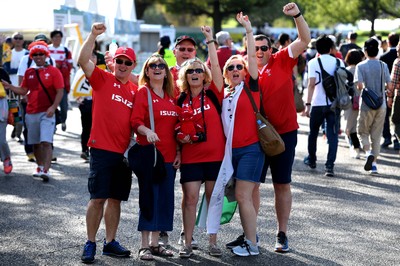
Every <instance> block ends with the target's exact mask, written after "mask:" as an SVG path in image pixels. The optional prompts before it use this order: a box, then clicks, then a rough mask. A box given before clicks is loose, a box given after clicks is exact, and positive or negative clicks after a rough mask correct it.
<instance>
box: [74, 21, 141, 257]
mask: <svg viewBox="0 0 400 266" xmlns="http://www.w3.org/2000/svg"><path fill="white" fill-rule="evenodd" d="M105 31H106V26H105V25H104V24H103V23H94V24H93V25H92V29H91V32H90V34H89V35H88V37H87V39H86V41H85V42H84V43H83V45H82V48H81V51H80V54H79V60H78V63H79V65H80V66H81V67H82V70H83V71H84V73H85V76H86V78H87V79H88V80H89V82H90V85H91V86H92V95H93V115H92V119H93V124H92V130H91V132H90V139H89V142H88V146H89V147H90V173H89V179H88V190H89V193H90V200H89V203H88V206H87V211H86V230H87V241H86V243H85V245H84V248H83V253H82V256H81V260H82V262H84V263H92V262H93V261H94V258H95V254H96V234H97V231H98V229H99V226H100V223H101V220H102V218H103V216H104V221H105V231H106V237H105V239H104V243H103V255H107V256H116V257H129V256H130V254H131V252H130V251H129V250H127V249H126V248H125V247H123V246H122V245H120V244H119V242H118V241H116V240H115V238H116V234H117V229H118V225H119V220H120V215H121V201H127V200H128V198H129V193H130V189H131V184H132V171H131V169H130V168H129V167H128V166H127V165H126V163H125V162H124V158H125V157H124V153H125V151H126V149H127V148H128V145H129V142H130V138H131V134H132V130H131V125H130V116H131V113H132V105H133V100H134V95H135V93H136V91H137V86H136V85H134V84H133V83H132V82H130V81H129V78H130V74H131V72H132V71H133V69H134V68H135V67H136V55H135V52H134V51H133V49H131V48H125V47H119V48H118V49H117V51H116V52H115V55H114V57H113V58H114V63H115V68H114V71H113V72H112V73H109V72H106V71H104V70H102V69H100V68H98V67H97V66H96V65H95V63H94V62H93V61H92V60H91V57H92V54H93V47H94V45H95V40H96V37H97V36H99V35H100V34H102V33H104V32H105Z"/></svg>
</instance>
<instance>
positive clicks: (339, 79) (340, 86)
mask: <svg viewBox="0 0 400 266" xmlns="http://www.w3.org/2000/svg"><path fill="white" fill-rule="evenodd" d="M318 64H319V67H320V68H321V74H322V86H323V87H324V90H325V94H326V97H327V98H328V99H329V100H330V101H331V102H332V108H339V109H342V110H346V109H348V108H350V106H351V96H353V95H354V87H353V85H354V84H353V74H352V73H351V72H350V71H348V70H347V69H346V68H344V67H342V66H340V60H339V59H337V58H336V68H335V71H334V73H333V76H331V75H329V74H328V72H326V71H325V69H324V68H323V67H322V62H321V58H318Z"/></svg>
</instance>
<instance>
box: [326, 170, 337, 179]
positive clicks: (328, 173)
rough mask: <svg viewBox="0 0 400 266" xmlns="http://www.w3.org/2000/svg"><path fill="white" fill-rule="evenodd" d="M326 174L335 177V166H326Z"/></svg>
mask: <svg viewBox="0 0 400 266" xmlns="http://www.w3.org/2000/svg"><path fill="white" fill-rule="evenodd" d="M325 176H330V177H333V176H335V173H334V172H333V168H325Z"/></svg>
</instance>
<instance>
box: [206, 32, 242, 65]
mask: <svg viewBox="0 0 400 266" xmlns="http://www.w3.org/2000/svg"><path fill="white" fill-rule="evenodd" d="M215 37H216V38H217V43H218V49H217V56H218V62H219V66H220V69H221V72H222V71H223V67H224V65H225V62H226V61H227V60H228V59H229V58H230V57H231V56H232V55H235V54H239V51H237V50H235V49H234V48H233V45H232V44H233V42H232V37H231V35H230V34H229V32H227V31H220V32H217V33H216V34H215ZM207 66H208V67H210V68H211V63H210V58H208V59H207Z"/></svg>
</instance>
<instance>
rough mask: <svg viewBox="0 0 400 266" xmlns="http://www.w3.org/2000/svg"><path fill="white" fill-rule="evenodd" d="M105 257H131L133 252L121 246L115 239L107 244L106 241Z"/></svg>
mask: <svg viewBox="0 0 400 266" xmlns="http://www.w3.org/2000/svg"><path fill="white" fill-rule="evenodd" d="M103 255H106V256H114V257H129V256H130V255H131V252H130V251H129V250H127V249H126V248H124V247H123V246H121V245H120V244H119V243H118V242H117V241H115V240H114V239H113V240H112V241H111V242H109V243H106V240H105V239H104V246H103Z"/></svg>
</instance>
